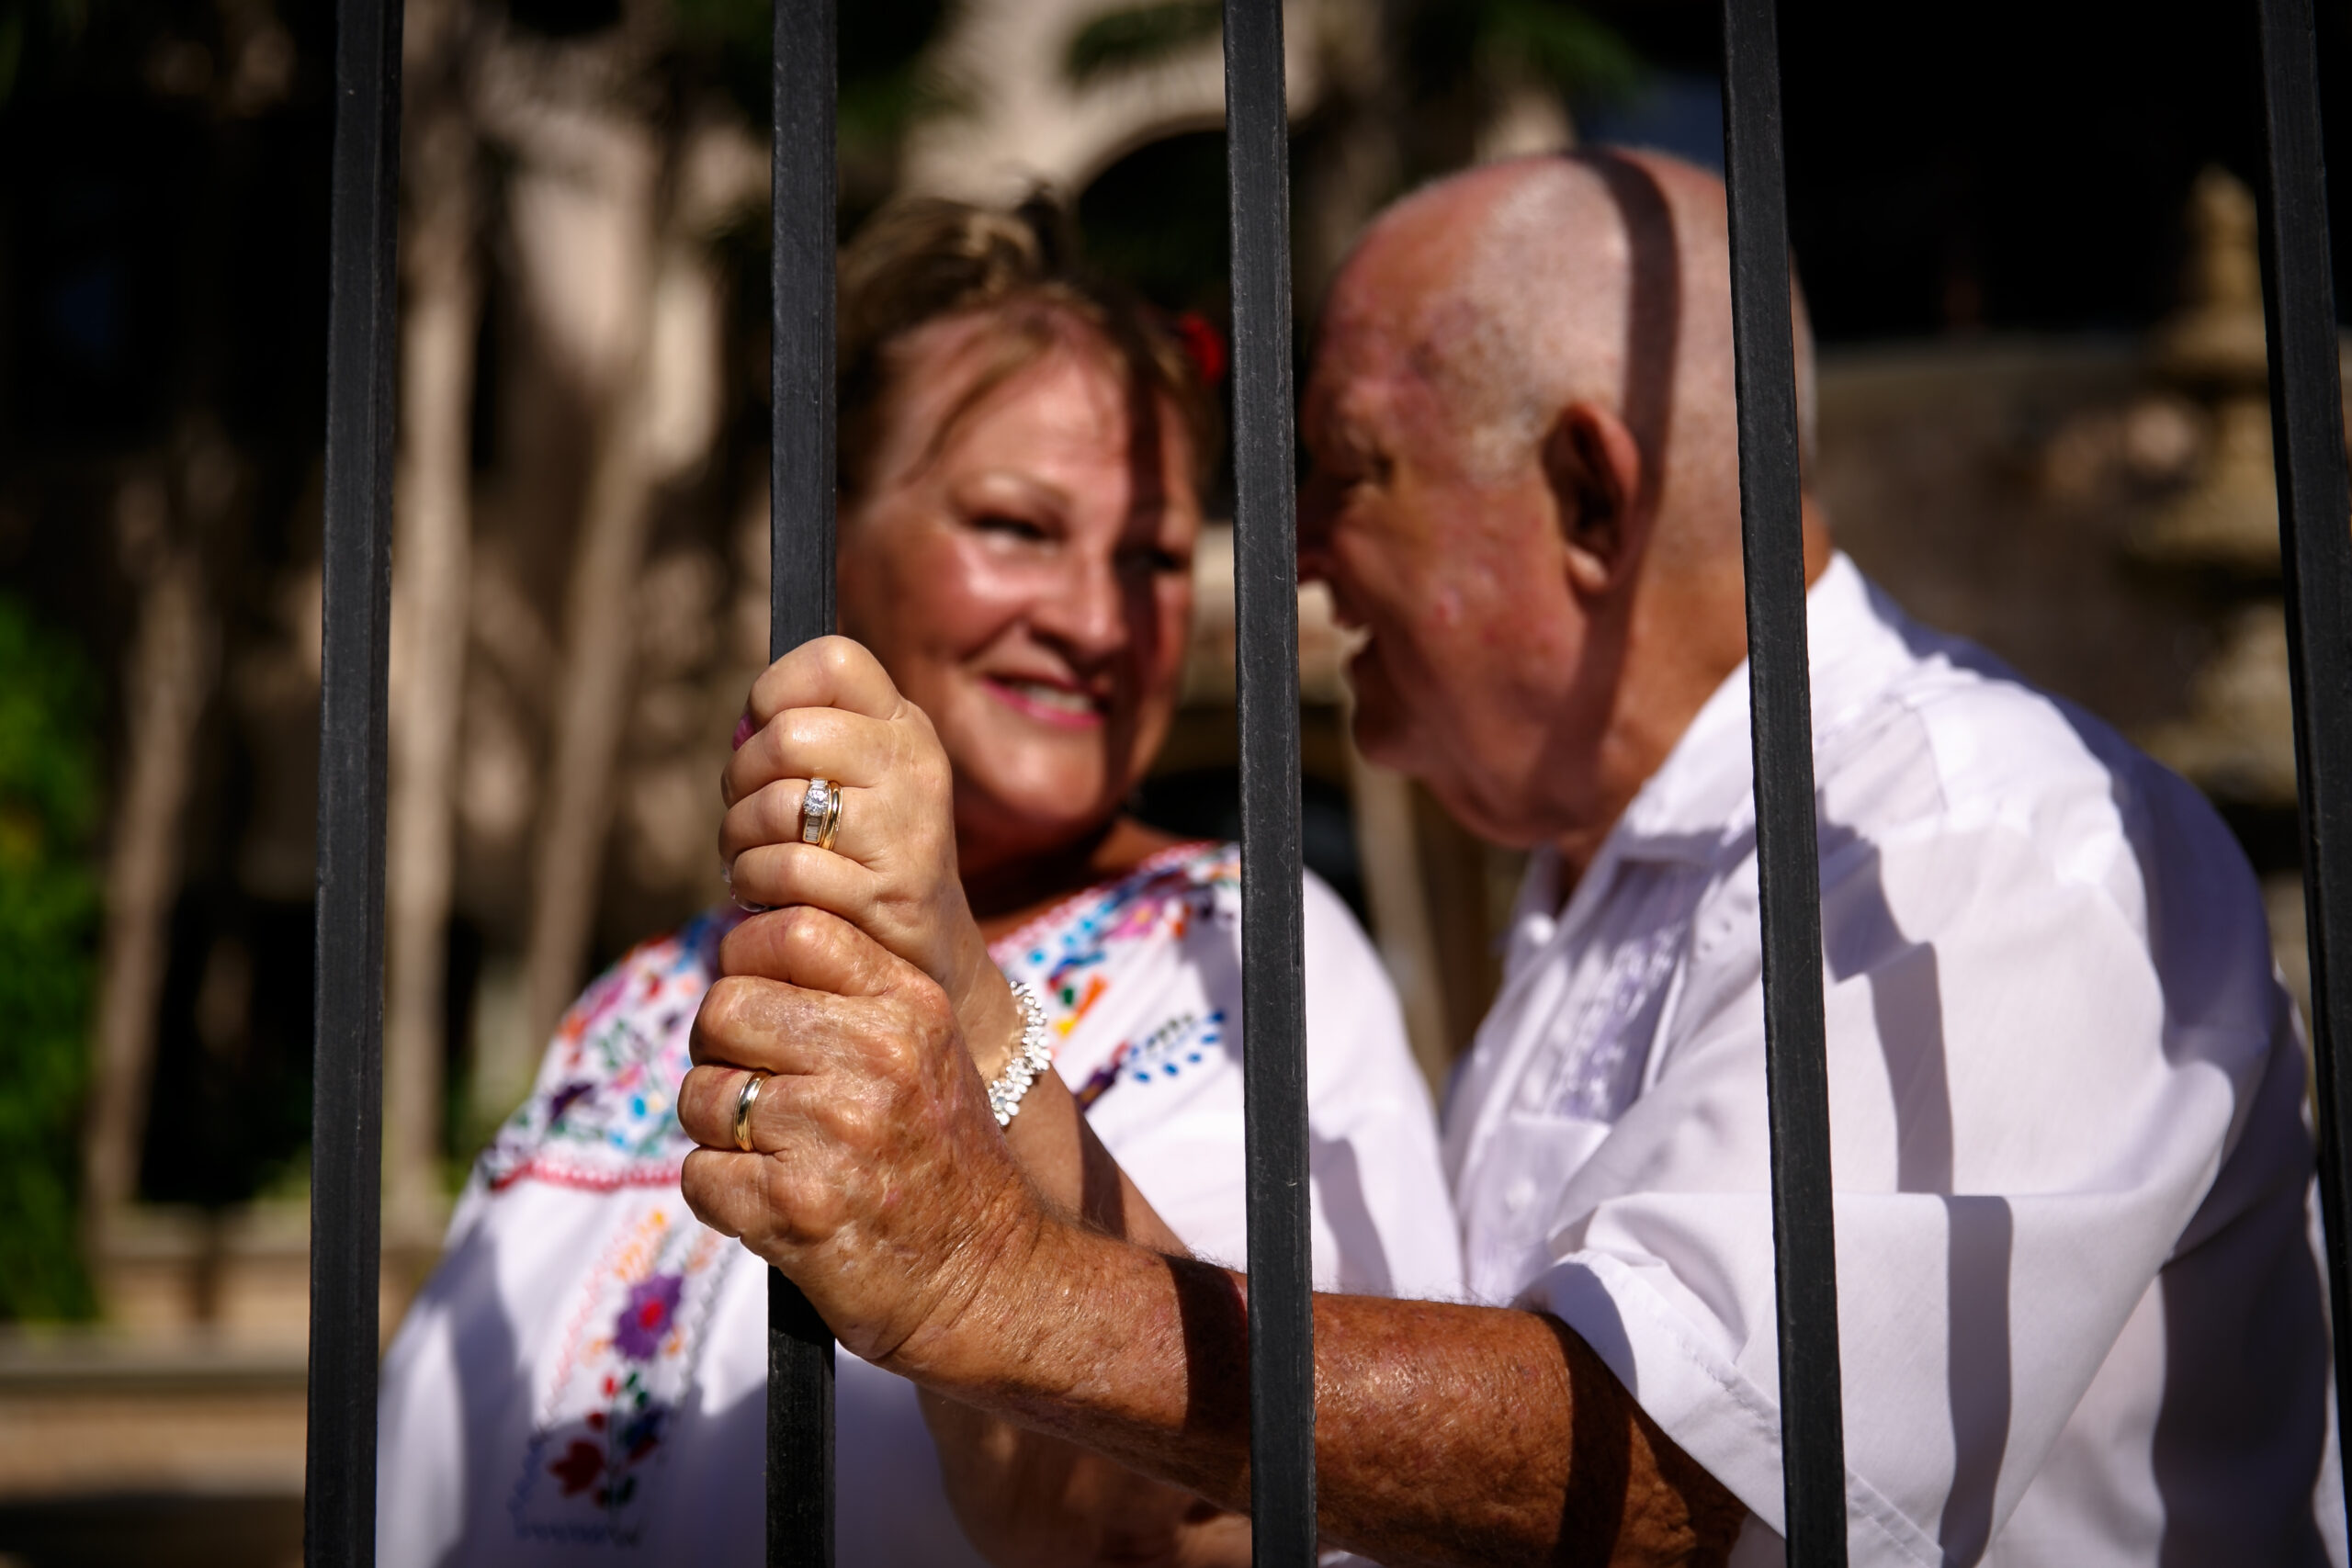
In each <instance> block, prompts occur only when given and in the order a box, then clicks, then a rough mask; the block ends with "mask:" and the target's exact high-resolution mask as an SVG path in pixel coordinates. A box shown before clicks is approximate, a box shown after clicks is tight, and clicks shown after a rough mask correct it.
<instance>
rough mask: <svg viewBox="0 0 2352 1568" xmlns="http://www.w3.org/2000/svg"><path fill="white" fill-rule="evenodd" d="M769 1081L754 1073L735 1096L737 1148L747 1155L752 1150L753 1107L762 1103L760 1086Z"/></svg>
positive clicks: (747, 1078) (746, 1079)
mask: <svg viewBox="0 0 2352 1568" xmlns="http://www.w3.org/2000/svg"><path fill="white" fill-rule="evenodd" d="M767 1081H768V1076H767V1074H765V1073H753V1074H752V1075H751V1076H749V1077H746V1078H745V1079H744V1080H743V1087H742V1089H741V1091H740V1092H738V1093H737V1094H736V1096H735V1146H736V1147H737V1148H739V1149H741V1150H742V1151H743V1152H744V1153H745V1154H747V1155H748V1154H751V1153H752V1152H754V1151H753V1150H752V1106H754V1105H757V1104H758V1103H759V1102H760V1086H761V1085H762V1084H763V1083H765V1082H767Z"/></svg>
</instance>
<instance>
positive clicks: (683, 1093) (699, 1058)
mask: <svg viewBox="0 0 2352 1568" xmlns="http://www.w3.org/2000/svg"><path fill="white" fill-rule="evenodd" d="M720 958H721V966H722V968H723V969H725V970H726V971H727V973H726V974H724V975H723V976H721V978H720V979H719V980H718V982H716V983H715V984H714V985H713V986H712V987H711V988H710V992H709V994H708V995H707V997H706V998H704V1000H703V1005H702V1010H701V1012H700V1013H699V1014H698V1015H697V1017H696V1018H695V1026H694V1035H693V1045H692V1051H693V1057H694V1062H695V1066H693V1067H692V1069H691V1070H689V1071H688V1073H687V1074H686V1077H685V1081H684V1085H683V1086H682V1087H681V1088H680V1090H679V1095H678V1120H679V1122H680V1124H681V1125H682V1126H683V1127H684V1129H685V1131H686V1134H687V1135H688V1136H690V1137H692V1138H693V1139H694V1140H695V1142H696V1143H697V1144H699V1145H703V1146H702V1147H700V1148H697V1149H695V1151H693V1152H692V1153H691V1154H689V1155H688V1156H686V1161H685V1168H684V1171H683V1172H682V1174H681V1176H680V1186H681V1187H682V1189H683V1190H684V1194H685V1199H686V1202H687V1204H688V1206H689V1207H691V1208H692V1209H693V1210H694V1213H695V1217H696V1218H697V1219H699V1220H701V1221H702V1222H703V1224H707V1225H708V1226H710V1227H711V1228H712V1229H713V1230H716V1231H718V1232H720V1233H721V1234H723V1235H730V1236H738V1237H741V1239H742V1241H743V1243H744V1245H745V1246H747V1247H750V1248H751V1249H752V1251H753V1252H755V1253H757V1254H759V1256H760V1257H762V1258H765V1259H766V1260H767V1261H768V1262H769V1263H772V1264H774V1265H775V1267H776V1268H778V1269H782V1270H783V1271H784V1272H785V1273H786V1274H787V1275H789V1276H790V1277H791V1278H792V1279H793V1280H794V1281H795V1282H797V1284H798V1285H799V1286H800V1287H801V1289H802V1290H803V1291H805V1292H807V1293H808V1295H809V1301H810V1303H812V1304H813V1305H814V1306H815V1307H816V1309H817V1311H818V1313H819V1314H820V1315H821V1316H822V1317H823V1318H824V1320H825V1322H826V1324H827V1325H829V1326H830V1327H831V1329H832V1330H833V1333H834V1334H835V1336H836V1337H839V1338H840V1340H841V1342H842V1344H843V1345H845V1346H847V1347H848V1348H850V1349H851V1350H852V1351H854V1353H856V1354H857V1355H859V1356H861V1357H864V1358H865V1359H866V1360H869V1361H872V1362H874V1363H875V1364H876V1365H877V1366H883V1367H888V1368H891V1369H892V1370H896V1371H907V1372H908V1373H910V1374H912V1373H914V1372H917V1371H923V1370H926V1369H931V1368H933V1367H934V1366H936V1365H937V1364H938V1363H939V1362H940V1361H941V1359H942V1358H944V1357H945V1356H946V1355H947V1354H948V1350H949V1347H950V1346H951V1345H952V1342H953V1338H954V1331H955V1330H956V1326H957V1325H959V1323H962V1322H963V1321H964V1320H965V1319H967V1317H972V1316H975V1315H977V1316H978V1317H981V1318H983V1319H985V1318H986V1317H987V1316H988V1314H989V1310H990V1309H989V1306H988V1304H987V1303H986V1302H985V1301H984V1300H983V1295H984V1292H983V1286H984V1284H986V1283H987V1282H988V1281H989V1280H995V1279H998V1278H1001V1277H1004V1276H1008V1275H1012V1276H1017V1275H1018V1274H1019V1272H1020V1270H1021V1267H1022V1264H1023V1260H1024V1259H1025V1258H1026V1255H1027V1253H1028V1252H1029V1250H1030V1249H1032V1248H1033V1247H1035V1238H1036V1234H1037V1231H1038V1229H1039V1227H1040V1225H1041V1224H1042V1223H1043V1219H1044V1210H1043V1206H1042V1204H1041V1203H1040V1201H1039V1200H1038V1197H1037V1195H1036V1193H1035V1190H1034V1189H1033V1188H1032V1187H1031V1185H1030V1183H1029V1181H1028V1179H1027V1178H1026V1177H1025V1176H1024V1175H1023V1173H1022V1171H1021V1168H1020V1167H1019V1165H1018V1164H1017V1163H1016V1161H1015V1160H1014V1158H1013V1156H1012V1151H1011V1149H1010V1148H1008V1147H1007V1146H1006V1144H1005V1141H1004V1139H1003V1137H1002V1136H1001V1134H999V1132H998V1129H997V1126H996V1121H995V1118H994V1117H993V1116H992V1115H991V1114H990V1112H989V1107H988V1097H987V1094H986V1092H985V1090H984V1089H982V1087H981V1084H980V1079H979V1076H978V1073H977V1072H976V1071H975V1070H974V1068H973V1066H972V1063H971V1060H970V1057H969V1055H967V1052H966V1051H965V1048H964V1043H963V1040H962V1036H961V1034H960V1032H959V1031H958V1028H957V1025H956V1014H955V1010H954V1009H953V1008H952V1007H950V1006H949V1005H948V1001H947V998H946V995H945V993H944V991H943V990H942V989H941V987H939V985H938V984H937V983H936V982H935V981H933V979H932V978H931V977H930V976H927V975H925V974H923V973H922V971H921V970H918V969H917V968H915V967H914V966H913V965H912V964H909V963H908V962H906V961H905V960H904V959H902V958H900V957H899V956H898V955H896V954H894V953H888V952H886V951H885V950H884V949H883V948H882V947H881V945H880V944H879V943H877V942H875V941H874V940H873V939H872V938H870V937H868V936H867V935H865V932H863V931H859V930H857V929H856V928H855V927H854V926H851V925H850V924H848V923H847V922H846V921H844V920H842V919H840V918H839V917H837V916H835V915H832V914H830V913H827V912H825V911H823V910H819V909H811V908H792V909H777V910H774V911H771V912H769V913H766V914H762V915H757V916H754V917H753V918H752V919H749V920H747V921H745V922H744V923H743V924H742V925H741V926H739V927H737V928H736V929H735V930H734V931H732V932H730V933H729V935H728V937H727V939H726V942H725V944H724V945H723V946H722V948H721V950H720ZM752 1070H757V1071H760V1072H764V1073H768V1074H770V1075H772V1076H771V1077H769V1078H768V1079H767V1081H766V1082H765V1084H764V1085H763V1087H762V1089H761V1091H760V1094H759V1098H758V1100H757V1101H756V1102H755V1104H754V1106H753V1110H752V1116H751V1118H750V1120H749V1125H748V1129H747V1130H748V1132H749V1134H750V1141H751V1144H752V1152H749V1153H744V1152H741V1151H740V1150H738V1149H737V1147H736V1146H735V1140H734V1131H733V1123H734V1118H735V1109H736V1106H737V1104H738V1102H739V1100H740V1097H741V1092H742V1089H743V1085H744V1081H745V1078H746V1077H747V1074H748V1072H749V1071H752Z"/></svg>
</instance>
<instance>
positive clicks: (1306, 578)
mask: <svg viewBox="0 0 2352 1568" xmlns="http://www.w3.org/2000/svg"><path fill="white" fill-rule="evenodd" d="M1331 512H1332V508H1331V504H1330V498H1329V493H1328V487H1327V486H1325V485H1322V484H1320V483H1318V482H1317V480H1315V479H1308V480H1307V481H1306V483H1305V484H1303V485H1301V486H1299V487H1298V580H1299V581H1301V582H1320V581H1329V578H1330V575H1331Z"/></svg>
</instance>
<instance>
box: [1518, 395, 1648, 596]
mask: <svg viewBox="0 0 2352 1568" xmlns="http://www.w3.org/2000/svg"><path fill="white" fill-rule="evenodd" d="M1540 456H1541V459H1542V462H1543V464H1544V483H1545V484H1546V485H1548V486H1549V487H1550V488H1551V491H1552V499H1553V502H1554V503H1555V505H1556V506H1557V507H1558V509H1559V515H1560V533H1561V539H1562V543H1564V544H1565V545H1566V547H1567V558H1568V577H1569V581H1571V583H1572V584H1573V585H1574V586H1575V588H1576V589H1577V592H1580V593H1585V594H1593V595H1597V594H1600V593H1605V592H1608V591H1609V590H1610V589H1611V587H1613V586H1615V585H1616V584H1617V583H1618V582H1619V581H1620V580H1621V579H1622V578H1623V575H1624V573H1625V572H1626V571H1627V570H1629V569H1630V567H1631V566H1632V564H1633V560H1634V557H1635V556H1636V555H1638V554H1639V553H1640V547H1641V544H1642V540H1641V538H1640V537H1639V535H1640V532H1641V522H1642V518H1643V516H1644V515H1645V512H1646V508H1647V502H1648V501H1649V497H1647V496H1646V495H1645V494H1644V493H1643V491H1642V449H1641V445H1640V444H1639V443H1638V442H1636V441H1635V440H1634V433H1633V432H1632V431H1630V430H1628V429H1627V428H1626V427H1625V422H1624V421H1623V420H1622V419H1619V418H1618V417H1617V416H1616V415H1615V414H1614V413H1611V412H1610V411H1609V410H1607V409H1605V408H1602V407H1601V406H1600V404H1598V403H1593V402H1582V401H1579V402H1573V403H1570V404H1568V405H1567V406H1566V408H1564V409H1562V410H1561V411H1560V413H1559V417H1558V418H1556V419H1555V420H1554V421H1553V422H1552V428H1551V429H1550V430H1548V431H1546V432H1545V433H1544V445H1543V448H1542V451H1541V454H1540Z"/></svg>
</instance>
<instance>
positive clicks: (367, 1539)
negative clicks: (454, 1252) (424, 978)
mask: <svg viewBox="0 0 2352 1568" xmlns="http://www.w3.org/2000/svg"><path fill="white" fill-rule="evenodd" d="M335 29H336V36H335V66H334V69H335V121H334V185H333V189H332V195H331V197H330V201H331V204H332V205H331V207H330V214H331V218H330V221H331V224H332V228H331V230H330V233H329V240H328V249H329V256H330V262H329V265H330V269H331V270H330V273H329V285H328V305H327V431H326V437H327V450H326V529H325V538H324V544H323V556H324V560H323V571H324V584H323V590H322V597H323V604H322V618H323V625H322V628H321V636H322V643H321V649H320V671H319V880H318V904H317V922H318V924H317V931H316V941H317V943H318V947H317V973H316V979H315V980H314V982H313V984H314V986H315V987H316V989H315V990H314V992H313V993H312V998H311V1007H312V1039H313V1043H312V1058H311V1060H312V1066H311V1342H310V1363H311V1371H310V1389H309V1404H310V1417H309V1419H310V1425H309V1430H308V1434H307V1437H306V1439H305V1440H306V1444H307V1448H308V1454H307V1468H306V1472H305V1481H304V1485H303V1493H302V1558H303V1561H304V1562H306V1563H308V1564H310V1565H311V1568H326V1565H328V1564H333V1565H334V1568H367V1565H368V1564H369V1563H372V1562H375V1560H376V1341H377V1326H378V1325H377V1306H376V1299H377V1298H376V1291H377V1280H376V1271H377V1267H378V1264H379V1260H380V1259H379V1241H380V1236H381V1224H382V1216H381V1214H380V1213H379V1208H378V1204H379V1201H380V1194H381V1191H382V1174H381V1167H380V1161H381V1159H382V1144H383V1125H382V1120H383V1103H384V1101H383V1093H384V1070H383V1069H384V757H385V749H386V748H385V723H386V716H385V715H386V707H387V701H386V694H385V675H386V670H387V667H388V662H389V659H388V656H389V652H390V614H391V579H392V552H391V537H392V385H393V383H392V364H393V357H392V356H393V352H394V348H395V344H394V340H393V335H392V333H393V304H394V299H395V298H396V294H397V285H396V275H395V272H394V265H395V263H394V256H395V250H394V243H395V235H396V233H397V222H398V216H397V215H398V210H399V205H398V200H397V182H398V180H399V175H400V141H401V138H400V118H401V75H400V65H401V0H341V4H340V5H339V6H337V8H336V18H335Z"/></svg>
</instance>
